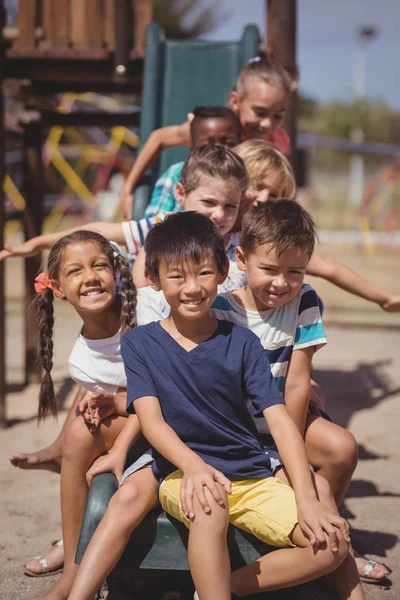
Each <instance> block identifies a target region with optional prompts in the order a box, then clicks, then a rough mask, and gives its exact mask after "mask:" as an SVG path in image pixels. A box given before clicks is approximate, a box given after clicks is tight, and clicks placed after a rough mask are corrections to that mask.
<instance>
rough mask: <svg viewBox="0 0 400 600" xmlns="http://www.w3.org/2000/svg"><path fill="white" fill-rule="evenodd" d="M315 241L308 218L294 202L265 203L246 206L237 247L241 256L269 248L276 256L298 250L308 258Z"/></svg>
mask: <svg viewBox="0 0 400 600" xmlns="http://www.w3.org/2000/svg"><path fill="white" fill-rule="evenodd" d="M316 237H317V234H316V230H315V223H314V220H313V218H312V216H311V215H310V214H309V213H308V212H307V211H306V210H305V209H304V208H303V207H302V206H301V205H300V204H299V203H298V202H296V201H295V200H268V202H263V203H259V204H258V205H257V206H250V208H248V209H247V211H246V212H245V214H244V216H243V220H242V232H241V235H240V246H241V248H242V250H243V252H244V254H245V255H249V254H252V253H253V252H255V250H256V248H257V247H258V246H261V245H264V244H270V245H271V246H273V247H274V248H275V249H276V251H277V253H278V255H280V254H282V252H284V251H285V250H287V249H288V248H302V249H303V250H304V251H305V252H306V253H307V254H308V256H309V258H311V255H312V253H313V252H314V246H315V239H316Z"/></svg>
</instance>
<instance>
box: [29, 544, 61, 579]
mask: <svg viewBox="0 0 400 600" xmlns="http://www.w3.org/2000/svg"><path fill="white" fill-rule="evenodd" d="M63 545H64V543H63V541H62V540H59V541H58V542H55V543H54V544H53V545H52V548H55V547H56V546H63ZM50 552H51V550H50ZM34 560H37V561H38V563H39V564H40V565H41V567H42V570H41V571H40V572H36V571H31V570H30V569H27V567H26V566H25V565H23V566H22V568H23V570H24V573H25V575H27V576H28V577H49V576H50V575H57V573H62V571H63V569H64V565H62V566H61V567H56V568H55V569H50V567H49V565H48V562H47V559H46V558H45V557H44V556H42V555H39V556H34Z"/></svg>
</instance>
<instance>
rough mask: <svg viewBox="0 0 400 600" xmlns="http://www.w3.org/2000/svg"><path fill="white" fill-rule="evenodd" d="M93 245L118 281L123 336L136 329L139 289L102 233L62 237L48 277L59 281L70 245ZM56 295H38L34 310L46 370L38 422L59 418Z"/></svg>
mask: <svg viewBox="0 0 400 600" xmlns="http://www.w3.org/2000/svg"><path fill="white" fill-rule="evenodd" d="M79 242H83V243H93V244H96V245H97V246H99V248H100V250H101V251H102V252H104V254H105V255H106V256H107V258H108V259H109V261H110V264H111V265H112V266H113V270H114V277H115V279H116V280H117V292H118V294H119V295H120V297H121V310H120V319H121V333H124V332H125V331H127V330H128V329H132V328H133V327H135V326H136V301H137V298H136V287H135V285H134V283H133V280H132V275H131V272H130V270H129V265H128V263H127V261H126V260H125V259H124V258H123V257H122V256H121V255H120V254H119V253H118V252H116V251H115V249H114V247H113V246H112V245H111V243H110V242H109V241H108V240H107V239H106V238H105V237H103V236H102V235H100V234H99V233H96V232H94V231H83V230H82V231H75V232H74V233H71V234H69V235H65V236H64V237H62V238H61V239H60V240H58V242H57V243H56V244H54V246H53V248H52V249H51V250H50V253H49V256H48V260H47V276H48V278H49V279H50V280H57V279H58V277H59V269H60V264H61V260H62V258H63V255H64V252H65V249H66V248H67V246H69V245H70V244H75V243H79ZM53 301H54V292H53V290H52V289H49V288H46V289H44V290H43V291H42V292H40V293H38V294H37V295H36V297H35V299H34V301H33V304H32V307H33V309H34V311H35V313H36V315H37V320H38V325H39V340H38V349H37V359H38V363H39V365H40V366H41V367H42V369H43V371H44V375H43V378H42V382H41V386H40V392H39V408H38V420H39V421H40V420H42V419H45V418H46V417H47V415H48V414H49V413H51V414H52V415H53V416H54V417H56V416H57V403H56V398H55V394H54V385H53V380H52V377H51V370H52V368H53V327H54V308H53Z"/></svg>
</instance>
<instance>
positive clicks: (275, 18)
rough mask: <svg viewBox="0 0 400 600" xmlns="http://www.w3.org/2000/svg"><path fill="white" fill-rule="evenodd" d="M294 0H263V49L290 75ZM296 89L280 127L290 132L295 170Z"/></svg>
mask: <svg viewBox="0 0 400 600" xmlns="http://www.w3.org/2000/svg"><path fill="white" fill-rule="evenodd" d="M296 46H297V0H267V50H268V52H269V54H270V55H271V56H272V58H273V59H274V60H276V62H278V63H279V64H281V65H282V66H283V67H284V68H285V69H286V70H287V71H288V73H289V75H290V76H291V77H293V78H296V77H297V73H298V71H297V64H296ZM297 103H298V95H297V91H295V92H294V93H292V96H291V99H290V102H289V106H288V110H287V112H286V116H285V122H284V127H285V130H286V131H287V133H288V134H289V136H290V140H291V144H292V153H291V156H290V159H291V162H292V165H293V167H294V169H295V172H296V166H297V165H296V137H297Z"/></svg>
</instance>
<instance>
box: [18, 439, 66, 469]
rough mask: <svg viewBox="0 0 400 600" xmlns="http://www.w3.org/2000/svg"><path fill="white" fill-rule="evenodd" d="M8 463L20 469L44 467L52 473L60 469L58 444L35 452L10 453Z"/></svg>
mask: <svg viewBox="0 0 400 600" xmlns="http://www.w3.org/2000/svg"><path fill="white" fill-rule="evenodd" d="M10 463H11V464H12V465H13V466H14V467H18V468H20V469H44V470H45V471H52V472H53V473H60V471H61V448H60V445H59V444H52V445H51V446H47V448H42V449H41V450H38V451H37V452H30V453H26V454H25V453H19V454H12V455H11V456H10Z"/></svg>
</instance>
